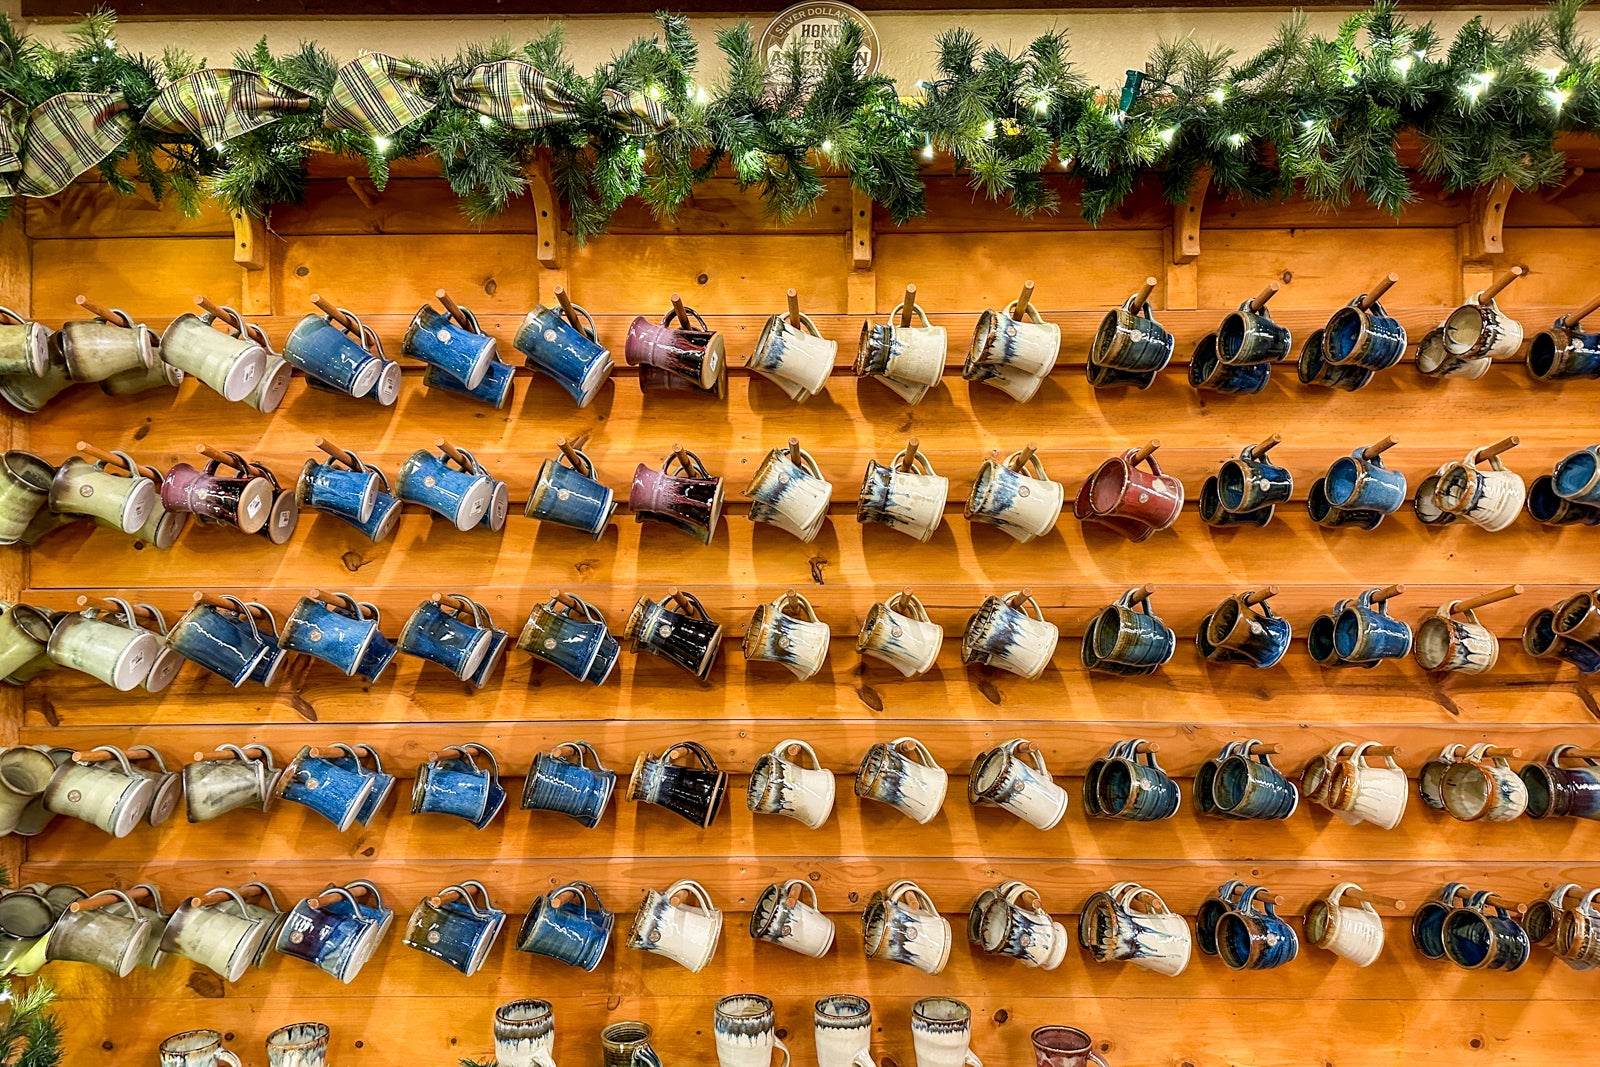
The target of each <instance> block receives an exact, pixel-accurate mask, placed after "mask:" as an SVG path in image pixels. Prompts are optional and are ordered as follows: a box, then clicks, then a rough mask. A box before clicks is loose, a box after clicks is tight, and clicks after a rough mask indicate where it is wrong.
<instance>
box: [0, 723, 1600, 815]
mask: <svg viewBox="0 0 1600 1067" xmlns="http://www.w3.org/2000/svg"><path fill="white" fill-rule="evenodd" d="M1160 749H1161V746H1160V744H1159V743H1157V742H1154V741H1147V740H1144V739H1142V738H1133V739H1129V740H1125V741H1118V742H1115V743H1113V744H1112V745H1111V746H1110V748H1109V750H1108V752H1107V753H1106V755H1104V756H1102V757H1099V758H1097V759H1095V760H1094V761H1092V762H1091V763H1090V764H1089V767H1088V769H1087V771H1086V772H1085V774H1084V777H1083V806H1084V811H1085V812H1086V813H1087V814H1088V815H1090V816H1092V817H1096V818H1102V819H1120V820H1127V821H1133V822H1156V821H1160V820H1165V819H1170V818H1172V817H1173V816H1175V815H1176V814H1177V812H1178V810H1179V808H1180V807H1181V806H1182V801H1183V795H1182V788H1181V787H1180V785H1179V783H1178V781H1177V780H1176V779H1174V778H1173V777H1172V776H1171V775H1170V774H1168V773H1167V771H1165V770H1164V769H1163V768H1162V767H1161V765H1160V762H1159V760H1158V758H1157V753H1158V752H1159V751H1160ZM1281 752H1282V746H1281V745H1278V744H1269V743H1266V742H1263V741H1260V740H1257V739H1255V738H1251V739H1249V740H1246V741H1230V742H1227V743H1225V744H1224V745H1223V746H1222V747H1221V749H1220V751H1219V752H1218V753H1217V754H1216V755H1214V756H1212V757H1211V758H1209V759H1207V760H1206V761H1205V762H1203V763H1202V764H1201V765H1200V768H1199V770H1198V771H1197V772H1196V774H1195V777H1194V782H1193V807H1194V809H1195V811H1196V812H1197V813H1198V814H1200V815H1203V816H1209V817H1214V818H1218V819H1227V820H1282V819H1287V818H1289V817H1290V816H1292V815H1293V814H1294V813H1295V812H1296V811H1297V810H1298V808H1299V806H1300V800H1301V798H1302V797H1304V798H1305V799H1307V800H1309V801H1311V802H1313V803H1315V804H1317V805H1319V806H1321V807H1323V808H1325V809H1327V810H1328V811H1331V812H1333V813H1334V814H1336V815H1338V816H1339V817H1340V818H1341V819H1343V820H1344V821H1346V822H1348V823H1350V824H1351V825H1355V824H1359V823H1368V824H1372V825H1375V826H1378V827H1380V828H1382V829H1386V830H1392V829H1394V828H1395V827H1396V826H1397V825H1399V823H1400V820H1401V818H1402V817H1403V816H1404V815H1405V812H1406V807H1407V801H1408V799H1409V797H1410V795H1411V792H1412V789H1411V787H1410V780H1409V778H1408V775H1407V773H1406V771H1405V770H1404V769H1403V768H1401V767H1400V765H1399V764H1398V763H1397V762H1396V759H1395V757H1396V754H1397V752H1398V749H1397V748H1396V747H1395V746H1392V745H1381V744H1379V743H1378V742H1376V741H1367V742H1350V741H1344V742H1340V743H1338V744H1336V745H1334V746H1333V748H1331V749H1330V750H1329V751H1328V752H1327V753H1326V754H1324V755H1318V756H1316V757H1315V758H1313V759H1312V760H1310V761H1309V762H1308V763H1307V765H1306V766H1305V768H1304V770H1303V771H1302V773H1301V774H1300V776H1299V778H1298V780H1296V779H1293V778H1291V777H1290V776H1289V775H1288V774H1286V773H1285V772H1284V771H1282V770H1280V769H1279V768H1278V767H1277V766H1275V765H1274V764H1273V762H1272V757H1273V755H1275V754H1278V753H1281ZM1520 755H1521V749H1519V748H1516V747H1511V746H1498V745H1492V744H1489V743H1487V742H1480V743H1476V744H1472V745H1466V744H1451V745H1447V746H1445V748H1444V749H1443V750H1442V751H1441V753H1440V754H1439V755H1438V756H1436V757H1434V758H1432V759H1430V760H1428V761H1427V762H1426V763H1425V764H1424V765H1423V767H1422V769H1421V771H1420V773H1419V774H1418V776H1417V784H1416V790H1415V791H1416V793H1417V795H1418V797H1419V798H1420V799H1421V800H1422V802H1423V804H1424V805H1425V806H1426V807H1427V808H1428V809H1430V810H1433V811H1442V812H1445V813H1447V814H1449V815H1450V816H1452V817H1454V818H1456V819H1458V820H1460V821H1463V822H1477V821H1480V820H1481V821H1485V822H1491V823H1498V822H1510V821H1512V820H1514V819H1517V818H1520V817H1521V816H1523V815H1527V816H1529V817H1531V818H1534V819H1540V820H1543V819H1551V818H1573V819H1591V820H1592V819H1600V750H1594V749H1583V748H1580V747H1578V746H1577V745H1573V744H1560V745H1557V746H1555V747H1554V748H1553V749H1551V751H1550V753H1549V754H1548V755H1547V756H1546V757H1545V759H1544V760H1542V761H1536V762H1532V763H1529V764H1527V765H1525V766H1524V767H1523V768H1522V769H1521V770H1520V771H1515V770H1513V769H1512V768H1511V765H1510V760H1512V759H1515V758H1518V757H1519V756H1520ZM729 778H730V776H729V774H728V772H726V771H724V770H722V769H721V768H719V767H718V766H717V763H716V760H715V759H714V758H713V757H712V755H711V753H710V752H709V750H707V749H706V747H705V746H704V745H701V744H699V743H698V742H695V741H681V742H679V743H677V744H675V745H672V746H671V747H669V748H667V749H666V750H664V751H663V752H661V753H660V754H654V753H648V752H646V753H641V754H640V755H639V756H638V757H637V759H636V760H635V762H634V765H633V770H632V772H631V774H630V775H629V778H628V780H627V782H626V785H625V794H624V795H625V796H626V798H627V799H628V800H631V801H634V802H636V803H640V804H646V805H651V806H656V807H660V808H663V809H664V810H666V811H669V812H672V813H673V814H675V815H678V816H679V817H681V818H683V819H685V820H687V821H688V822H690V823H692V824H694V825H695V826H698V827H700V828H702V829H704V828H708V827H710V826H711V825H712V824H713V823H714V822H715V821H716V819H717V816H718V814H719V813H720V812H721V810H722V805H723V800H724V798H725V797H726V796H727V793H728V789H729V784H730V780H729ZM949 784H950V775H949V772H948V771H947V770H946V769H945V768H944V767H943V766H941V765H940V764H939V762H938V760H937V759H935V757H934V755H933V753H932V752H931V751H929V749H928V747H927V746H926V745H924V744H923V743H922V742H921V741H919V740H918V739H916V738H914V737H899V738H895V739H894V740H892V741H887V742H879V743H877V744H874V745H873V746H871V747H870V748H869V749H868V750H867V752H866V754H865V755H864V756H863V757H862V758H861V760H860V762H859V764H858V765H857V767H856V770H855V773H854V792H855V795H856V796H857V797H859V798H861V799H863V800H872V801H877V802H879V803H882V804H886V805H888V806H890V807H892V808H894V809H895V810H897V811H899V812H900V813H901V814H903V815H905V816H906V817H907V818H910V819H912V820H913V821H915V822H917V823H919V824H926V823H929V822H932V821H933V820H934V819H935V818H937V817H938V815H939V814H940V812H941V810H942V809H943V806H944V802H945V798H946V795H947V793H948V791H949ZM395 785H396V776H395V775H393V774H391V773H389V772H388V771H385V770H384V767H383V762H382V760H381V759H380V758H379V756H378V754H377V752H376V751H375V750H374V749H373V748H372V747H371V746H369V745H364V744H355V745H351V744H346V743H344V742H337V743H334V744H331V745H329V746H327V747H325V748H313V747H311V746H309V745H307V746H303V747H302V748H301V749H300V750H299V752H297V753H296V754H295V756H294V758H293V759H292V760H290V761H289V763H288V764H287V765H286V766H284V767H282V768H279V767H278V766H277V765H276V762H275V758H274V756H273V753H272V751H271V750H270V749H268V748H267V747H265V746H264V745H260V744H255V743H250V744H245V745H231V744H227V745H221V746H218V748H217V749H216V750H215V751H214V752H212V753H211V754H210V755H206V754H204V753H196V754H195V758H194V760H193V761H192V762H189V763H186V764H184V765H183V766H182V767H181V768H180V769H178V770H169V769H168V768H167V765H166V763H165V761H164V760H163V758H162V757H161V755H160V753H159V752H157V751H156V750H155V749H153V748H151V747H149V746H147V745H136V746H130V747H129V748H127V749H126V750H124V749H119V748H116V747H114V746H109V745H102V746H98V747H96V748H93V749H89V750H87V751H84V752H74V751H72V750H70V749H63V748H49V747H33V746H26V745H23V746H17V747H14V748H10V749H6V750H4V751H3V752H0V834H3V833H17V834H21V835H24V836H34V835H37V834H39V833H41V832H42V831H43V830H44V829H45V827H46V826H48V825H49V823H50V821H51V820H52V819H54V818H55V816H57V815H64V816H69V817H72V818H75V819H78V820H81V821H83V822H86V823H88V824H89V825H91V826H95V827H97V828H98V829H100V830H102V831H104V832H106V833H108V834H111V835H113V836H115V837H125V836H127V835H128V834H130V833H132V832H133V831H134V830H135V829H136V828H138V827H139V826H142V825H149V826H159V825H161V824H163V823H164V822H166V821H167V820H168V819H169V818H171V817H172V815H173V814H174V813H175V812H176V811H177V808H178V805H179V803H180V801H181V802H182V803H183V805H184V810H185V813H186V815H187V818H188V820H189V822H191V823H198V822H206V821H209V820H211V819H215V818H217V817H219V816H221V815H225V814H227V813H229V812H232V811H250V810H253V811H258V812H265V811H268V810H270V809H271V807H272V806H273V805H274V804H276V803H277V802H278V801H280V800H281V801H284V802H286V803H290V804H294V805H297V806H301V807H305V808H308V809H310V810H311V811H313V812H316V813H317V814H318V815H320V816H321V817H323V818H324V819H326V820H327V821H328V822H329V823H331V824H332V825H333V826H335V827H337V828H338V830H339V831H340V832H344V831H346V830H348V829H350V828H351V827H353V826H361V827H366V826H369V825H371V823H372V821H373V820H374V819H375V818H376V817H377V816H378V815H379V813H380V812H381V811H382V810H383V808H384V806H385V805H386V803H387V801H388V799H389V797H390V795H391V794H392V793H393V791H394V788H395ZM616 785H617V774H616V772H615V771H612V770H611V769H609V768H608V767H606V766H605V765H604V764H603V763H602V762H601V760H600V756H599V753H598V752H596V750H595V749H594V747H593V746H592V745H591V744H589V743H588V742H587V741H582V740H573V741H564V742H562V743H561V744H559V745H556V746H555V747H554V748H552V749H550V750H549V751H542V752H539V753H537V754H536V755H535V756H534V758H533V761H532V766H531V768H530V770H529V773H528V774H527V776H526V778H525V779H524V783H523V789H522V794H521V806H522V809H523V810H525V811H549V812H555V813H558V814H562V815H566V816H568V817H569V818H571V819H573V820H575V821H576V822H578V823H579V824H580V825H582V826H584V827H585V828H588V829H593V828H594V827H596V826H598V825H599V823H600V821H601V820H602V819H603V818H604V817H605V813H606V809H607V808H608V807H609V805H610V803H611V798H612V795H613V794H614V793H615V791H616ZM836 786H837V783H836V776H835V774H834V772H833V771H832V770H830V769H828V768H827V767H826V766H824V764H823V761H822V759H821V757H819V756H818V754H817V751H816V749H814V748H813V747H812V746H811V745H810V744H808V743H807V742H805V741H803V740H800V739H799V738H786V739H784V740H782V741H779V742H778V743H777V744H776V745H774V746H773V748H772V749H771V750H770V751H768V752H766V753H764V754H763V755H762V756H761V757H760V758H758V759H757V760H756V761H755V764H754V766H753V767H752V769H751V772H750V775H749V777H748V780H747V783H746V793H745V803H746V807H747V808H748V809H749V810H750V811H751V812H752V813H754V814H757V815H783V816H787V817H788V818H791V819H793V820H795V821H797V822H799V823H801V824H803V825H804V826H806V827H808V828H810V829H813V830H814V829H817V828H819V827H821V826H822V825H823V824H824V823H826V822H827V821H828V820H829V818H830V817H831V816H832V814H833V809H834V802H835V791H836ZM966 793H967V801H968V803H970V804H971V805H972V806H974V807H996V808H1001V809H1003V810H1005V811H1008V812H1010V813H1011V814H1012V815H1014V816H1016V817H1017V818H1019V819H1021V820H1022V821H1024V822H1026V823H1028V824H1029V825H1031V826H1034V827H1036V828H1037V829H1040V830H1050V829H1053V828H1054V827H1055V826H1056V825H1057V824H1059V823H1060V822H1061V819H1062V818H1063V817H1064V816H1065V814H1066V812H1067V808H1068V803H1069V798H1068V793H1067V791H1066V789H1065V788H1064V787H1062V786H1061V785H1060V784H1059V783H1057V782H1056V780H1055V778H1054V776H1053V775H1052V773H1051V771H1050V767H1049V765H1048V764H1047V763H1046V761H1045V757H1044V753H1043V752H1042V750H1041V749H1040V747H1039V746H1038V745H1037V744H1035V743H1034V742H1032V741H1030V740H1028V739H1027V738H1022V737H1018V738H1013V739H1011V740H1009V741H1007V742H1005V743H1004V744H1002V745H998V746H996V747H994V748H991V749H986V750H984V751H982V752H979V753H978V754H977V756H976V757H975V758H974V759H973V761H972V764H971V770H970V773H969V774H968V776H967V790H966ZM507 799H508V794H507V791H506V789H505V787H504V785H503V784H502V782H501V776H500V764H499V760H498V759H497V758H496V756H495V754H494V752H493V751H491V750H490V749H489V748H488V747H487V746H484V745H481V744H478V743H476V742H466V743H463V744H460V745H451V746H447V747H445V748H443V749H440V750H439V751H437V752H434V753H431V754H430V755H429V757H428V759H427V760H426V761H425V762H423V763H422V764H421V765H420V766H419V767H418V768H417V771H416V776H415V779H414V784H413V787H412V791H411V798H410V808H409V810H410V812H411V814H413V815H447V816H452V817H454V818H457V819H461V820H464V821H466V822H470V823H471V824H472V825H473V826H474V827H476V828H477V829H480V830H481V829H483V828H485V827H487V826H488V825H489V824H490V823H491V822H493V821H494V820H495V818H496V817H498V815H499V814H500V812H501V811H502V810H503V809H504V807H505V804H506V801H507Z"/></svg>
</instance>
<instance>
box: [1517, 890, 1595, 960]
mask: <svg viewBox="0 0 1600 1067" xmlns="http://www.w3.org/2000/svg"><path fill="white" fill-rule="evenodd" d="M1568 897H1576V898H1578V899H1580V900H1581V899H1582V897H1583V889H1582V888H1581V887H1580V886H1579V885H1578V883H1577V882H1567V883H1565V884H1563V885H1558V886H1556V887H1555V888H1554V889H1552V890H1551V891H1550V895H1549V896H1548V897H1541V898H1540V899H1538V900H1534V901H1530V902H1529V903H1528V906H1527V908H1526V910H1524V911H1523V913H1522V927H1523V929H1525V930H1527V931H1528V940H1529V941H1530V942H1532V943H1533V944H1535V945H1543V946H1544V947H1545V948H1548V949H1551V950H1552V951H1554V948H1555V939H1556V932H1557V931H1558V930H1559V929H1560V926H1561V920H1562V917H1563V916H1565V915H1566V913H1567V912H1568V910H1570V909H1569V908H1568V907H1567V898H1568ZM1558 958H1562V959H1563V960H1564V962H1566V963H1567V964H1568V966H1574V967H1577V969H1586V968H1582V967H1578V966H1577V961H1575V960H1569V959H1565V958H1564V957H1558Z"/></svg>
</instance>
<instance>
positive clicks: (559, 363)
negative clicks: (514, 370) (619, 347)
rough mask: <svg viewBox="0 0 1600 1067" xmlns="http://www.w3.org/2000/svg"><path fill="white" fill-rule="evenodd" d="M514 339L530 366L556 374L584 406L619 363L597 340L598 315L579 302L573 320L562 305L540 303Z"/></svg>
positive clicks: (556, 377) (518, 349) (571, 394)
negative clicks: (595, 315)
mask: <svg viewBox="0 0 1600 1067" xmlns="http://www.w3.org/2000/svg"><path fill="white" fill-rule="evenodd" d="M579 320H582V321H581V322H580V321H579ZM511 343H512V345H513V347H515V348H516V350H517V351H518V352H521V353H522V354H523V355H524V356H525V357H527V363H528V366H530V367H532V368H533V369H534V370H536V371H539V372H540V373H542V374H545V375H548V376H549V377H551V378H554V379H555V381H556V384H558V385H560V386H561V388H563V389H565V390H566V391H567V395H568V396H570V397H572V399H573V400H575V401H577V403H578V406H579V407H580V408H584V407H588V406H589V404H590V402H591V401H593V400H594V398H595V396H596V395H597V394H598V393H599V392H600V387H601V386H602V385H604V384H605V382H606V379H607V378H609V377H611V371H612V369H613V368H614V367H615V366H616V363H615V361H614V360H613V359H612V358H611V353H610V351H609V350H607V349H606V347H605V346H604V345H602V344H600V342H599V341H597V340H595V329H594V319H593V318H592V317H591V316H590V315H589V313H588V312H587V311H585V310H584V309H583V308H582V307H581V306H580V305H578V304H573V305H572V318H571V319H570V320H569V319H568V317H567V315H566V314H563V311H562V308H560V307H554V308H550V307H545V306H544V305H543V304H538V305H536V306H535V307H534V309H533V310H532V311H530V312H528V317H527V318H525V319H523V320H522V325H521V326H520V327H518V329H517V335H516V337H515V338H514V339H513V340H512V342H511Z"/></svg>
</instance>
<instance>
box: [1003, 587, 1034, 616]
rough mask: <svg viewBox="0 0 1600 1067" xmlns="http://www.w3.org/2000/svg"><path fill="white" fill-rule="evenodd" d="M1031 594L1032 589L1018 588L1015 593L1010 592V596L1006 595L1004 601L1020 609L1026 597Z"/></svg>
mask: <svg viewBox="0 0 1600 1067" xmlns="http://www.w3.org/2000/svg"><path fill="white" fill-rule="evenodd" d="M1031 596H1033V590H1032V589H1028V588H1022V589H1018V590H1017V591H1016V592H1015V593H1012V594H1011V595H1010V596H1008V597H1006V603H1007V604H1010V605H1011V606H1012V607H1014V608H1016V609H1017V610H1019V611H1020V610H1021V609H1022V605H1023V604H1025V603H1026V602H1027V600H1028V598H1029V597H1031Z"/></svg>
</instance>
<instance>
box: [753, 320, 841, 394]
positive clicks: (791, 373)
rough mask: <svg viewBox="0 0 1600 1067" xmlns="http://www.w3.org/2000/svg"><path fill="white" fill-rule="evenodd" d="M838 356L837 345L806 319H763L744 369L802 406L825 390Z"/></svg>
mask: <svg viewBox="0 0 1600 1067" xmlns="http://www.w3.org/2000/svg"><path fill="white" fill-rule="evenodd" d="M838 354H839V344H838V342H836V341H830V340H828V339H827V338H825V337H823V336H822V331H821V330H819V329H817V324H816V323H815V322H813V321H811V317H810V316H809V315H798V316H796V315H794V314H778V315H773V316H770V317H769V318H768V319H767V323H766V325H765V326H763V327H762V329H761V336H760V337H759V338H757V339H756V347H755V349H754V350H753V351H752V352H751V353H750V357H749V358H748V359H746V360H745V363H744V365H745V369H746V370H753V371H755V372H756V373H757V374H760V375H761V376H762V377H764V378H767V379H769V380H770V381H772V382H773V383H775V384H776V385H777V386H778V388H780V389H782V390H783V391H784V392H785V393H786V394H787V395H788V397H789V399H790V400H798V401H802V402H803V401H806V400H809V399H811V397H813V396H815V395H816V394H817V393H820V392H822V390H823V389H824V388H825V387H826V386H827V384H828V375H829V374H830V373H832V371H833V364H834V361H835V360H836V359H837V358H838Z"/></svg>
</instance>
